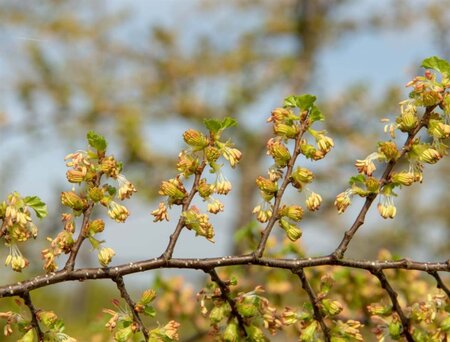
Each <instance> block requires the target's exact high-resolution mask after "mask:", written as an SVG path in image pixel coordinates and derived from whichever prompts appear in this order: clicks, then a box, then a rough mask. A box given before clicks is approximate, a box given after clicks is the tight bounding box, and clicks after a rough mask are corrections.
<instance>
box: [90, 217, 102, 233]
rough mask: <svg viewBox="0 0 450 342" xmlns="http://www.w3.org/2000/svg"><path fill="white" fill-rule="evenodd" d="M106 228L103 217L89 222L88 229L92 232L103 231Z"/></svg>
mask: <svg viewBox="0 0 450 342" xmlns="http://www.w3.org/2000/svg"><path fill="white" fill-rule="evenodd" d="M104 229H105V222H104V221H103V220H102V219H96V220H94V221H91V222H89V225H88V231H89V232H92V234H97V233H101V232H102V231H103V230H104Z"/></svg>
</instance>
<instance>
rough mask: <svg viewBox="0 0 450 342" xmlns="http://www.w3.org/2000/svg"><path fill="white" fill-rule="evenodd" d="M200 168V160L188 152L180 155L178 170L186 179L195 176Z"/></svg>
mask: <svg viewBox="0 0 450 342" xmlns="http://www.w3.org/2000/svg"><path fill="white" fill-rule="evenodd" d="M197 168H198V159H197V158H195V157H194V156H192V155H190V154H188V153H187V152H186V151H183V152H180V154H178V163H177V170H178V171H180V172H181V173H182V174H183V175H184V176H185V177H189V176H190V175H193V174H194V173H195V172H196V171H197Z"/></svg>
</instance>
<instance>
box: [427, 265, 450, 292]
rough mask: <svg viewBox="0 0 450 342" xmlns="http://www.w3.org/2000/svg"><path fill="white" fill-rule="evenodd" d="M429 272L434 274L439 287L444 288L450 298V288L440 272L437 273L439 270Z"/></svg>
mask: <svg viewBox="0 0 450 342" xmlns="http://www.w3.org/2000/svg"><path fill="white" fill-rule="evenodd" d="M428 273H429V274H430V275H432V276H433V277H434V279H436V283H437V287H438V289H441V290H443V291H444V292H445V293H446V294H447V297H449V298H450V289H449V288H448V287H447V286H446V285H445V284H444V281H443V280H442V278H441V276H440V275H439V273H437V271H430V272H428Z"/></svg>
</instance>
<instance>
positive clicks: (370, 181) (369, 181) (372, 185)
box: [364, 177, 380, 193]
mask: <svg viewBox="0 0 450 342" xmlns="http://www.w3.org/2000/svg"><path fill="white" fill-rule="evenodd" d="M364 184H365V185H366V188H367V191H368V192H370V193H377V192H378V189H379V188H380V181H379V180H378V179H376V178H374V177H367V178H366V180H365V181H364Z"/></svg>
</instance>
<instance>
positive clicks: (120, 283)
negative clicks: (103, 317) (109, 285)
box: [113, 276, 149, 341]
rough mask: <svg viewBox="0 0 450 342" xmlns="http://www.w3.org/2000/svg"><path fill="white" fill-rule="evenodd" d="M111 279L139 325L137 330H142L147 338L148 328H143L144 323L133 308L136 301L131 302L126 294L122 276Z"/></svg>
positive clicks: (146, 338)
mask: <svg viewBox="0 0 450 342" xmlns="http://www.w3.org/2000/svg"><path fill="white" fill-rule="evenodd" d="M113 281H114V282H115V283H116V285H117V288H118V289H119V291H120V296H121V297H122V298H123V299H124V300H125V302H126V303H127V305H128V307H129V308H130V311H131V313H132V315H133V320H134V322H135V323H136V324H137V325H138V326H139V330H140V331H141V332H142V334H143V335H144V337H145V340H146V341H147V340H148V337H149V335H148V330H147V329H146V328H145V326H144V323H143V322H142V320H141V317H140V316H139V314H138V312H137V311H136V309H135V306H136V303H134V302H133V300H132V299H131V297H130V295H129V294H128V291H127V289H126V287H125V283H124V282H123V277H121V276H118V277H116V278H113Z"/></svg>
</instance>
